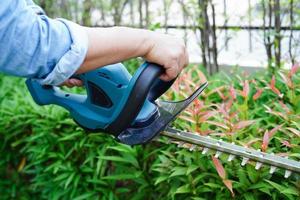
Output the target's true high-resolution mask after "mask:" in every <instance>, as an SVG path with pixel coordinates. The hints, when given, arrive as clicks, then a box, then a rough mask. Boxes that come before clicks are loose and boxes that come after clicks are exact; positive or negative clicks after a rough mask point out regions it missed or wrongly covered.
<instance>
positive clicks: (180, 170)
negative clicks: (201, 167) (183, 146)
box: [170, 167, 187, 177]
mask: <svg viewBox="0 0 300 200" xmlns="http://www.w3.org/2000/svg"><path fill="white" fill-rule="evenodd" d="M172 171H173V173H172V174H171V175H170V177H173V176H181V175H185V174H186V173H187V168H186V167H174V168H173V169H172Z"/></svg>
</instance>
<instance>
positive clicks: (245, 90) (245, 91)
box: [241, 80, 249, 98]
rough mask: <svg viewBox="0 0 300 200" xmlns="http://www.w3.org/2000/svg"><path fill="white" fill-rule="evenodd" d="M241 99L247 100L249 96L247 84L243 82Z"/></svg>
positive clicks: (246, 81)
mask: <svg viewBox="0 0 300 200" xmlns="http://www.w3.org/2000/svg"><path fill="white" fill-rule="evenodd" d="M241 95H242V97H244V98H247V97H248V95H249V82H248V80H245V82H244V87H243V91H242V92H241Z"/></svg>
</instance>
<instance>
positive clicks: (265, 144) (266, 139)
mask: <svg viewBox="0 0 300 200" xmlns="http://www.w3.org/2000/svg"><path fill="white" fill-rule="evenodd" d="M269 142H270V137H269V132H268V130H266V132H265V134H264V137H263V142H262V144H261V150H262V151H263V152H266V150H267V148H268V144H269Z"/></svg>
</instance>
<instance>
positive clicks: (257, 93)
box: [253, 88, 263, 101]
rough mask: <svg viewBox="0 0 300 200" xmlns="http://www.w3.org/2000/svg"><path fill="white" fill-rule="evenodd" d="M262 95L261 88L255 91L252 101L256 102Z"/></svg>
mask: <svg viewBox="0 0 300 200" xmlns="http://www.w3.org/2000/svg"><path fill="white" fill-rule="evenodd" d="M262 93H263V89H261V88H259V89H257V92H256V93H255V95H254V96H253V100H254V101H256V100H257V99H258V98H259V97H260V96H261V94H262Z"/></svg>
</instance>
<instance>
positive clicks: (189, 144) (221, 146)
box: [161, 127, 300, 178]
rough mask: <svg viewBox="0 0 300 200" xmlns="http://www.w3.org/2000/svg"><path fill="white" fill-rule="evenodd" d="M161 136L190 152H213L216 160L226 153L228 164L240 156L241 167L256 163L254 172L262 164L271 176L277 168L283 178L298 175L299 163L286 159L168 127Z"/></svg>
mask: <svg viewBox="0 0 300 200" xmlns="http://www.w3.org/2000/svg"><path fill="white" fill-rule="evenodd" d="M161 135H163V136H166V137H168V138H171V139H172V140H171V142H173V143H177V144H178V146H179V147H185V148H188V149H189V150H190V151H194V150H200V149H202V154H207V153H208V151H209V150H214V151H215V155H214V156H215V157H216V158H218V157H219V156H220V155H221V154H222V153H226V154H228V155H229V156H228V161H229V162H230V161H232V160H233V159H234V158H235V157H236V156H240V157H242V162H241V165H242V166H244V165H246V164H247V163H248V162H249V161H250V160H252V161H256V165H255V169H256V170H259V169H260V168H261V167H262V165H263V164H266V165H269V166H270V173H271V174H273V173H274V172H275V171H276V169H277V168H282V169H285V175H284V177H285V178H288V177H290V176H291V174H292V172H296V173H300V162H298V161H295V160H291V159H288V158H286V157H280V156H278V155H274V154H269V153H265V152H261V151H257V150H254V149H250V148H246V147H242V146H239V145H236V144H231V143H228V142H224V141H222V140H217V139H213V138H210V137H207V136H201V135H199V134H195V133H189V132H185V131H179V130H176V129H173V128H170V127H167V128H166V129H165V131H164V132H162V133H161Z"/></svg>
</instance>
